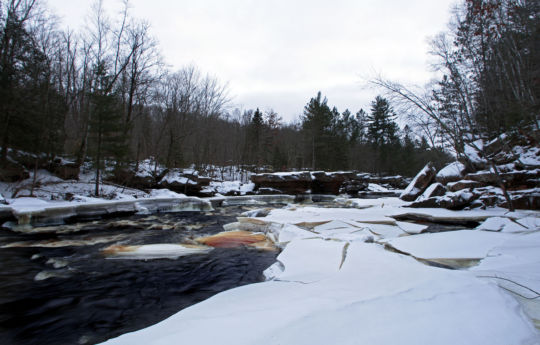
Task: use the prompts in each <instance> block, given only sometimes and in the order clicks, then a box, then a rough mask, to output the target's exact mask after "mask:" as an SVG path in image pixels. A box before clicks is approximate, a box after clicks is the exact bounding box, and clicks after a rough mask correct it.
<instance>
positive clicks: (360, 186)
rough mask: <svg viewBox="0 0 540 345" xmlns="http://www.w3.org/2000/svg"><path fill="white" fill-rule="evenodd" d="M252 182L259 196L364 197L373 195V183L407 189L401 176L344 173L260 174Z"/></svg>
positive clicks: (252, 177) (253, 176) (254, 176)
mask: <svg viewBox="0 0 540 345" xmlns="http://www.w3.org/2000/svg"><path fill="white" fill-rule="evenodd" d="M251 181H252V182H253V183H255V193H258V194H266V193H283V194H294V195H298V194H307V193H311V194H332V195H338V194H340V193H346V194H349V195H350V196H360V194H361V193H371V191H370V190H369V189H368V187H369V184H370V183H372V184H373V183H379V184H382V185H384V186H387V187H388V188H402V186H404V185H406V180H405V179H404V178H403V177H401V176H387V177H373V176H370V175H369V174H359V173H355V172H342V171H338V172H323V171H316V172H290V173H272V174H270V173H268V174H257V175H252V176H251ZM375 181H376V182H375ZM393 186H396V187H393ZM383 189H384V188H383ZM391 194H393V193H391Z"/></svg>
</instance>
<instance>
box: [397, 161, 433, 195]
mask: <svg viewBox="0 0 540 345" xmlns="http://www.w3.org/2000/svg"><path fill="white" fill-rule="evenodd" d="M436 174H437V170H436V169H435V167H434V166H433V163H431V162H429V163H428V164H426V166H425V167H424V168H423V169H422V170H421V171H420V172H419V173H418V174H417V175H416V176H415V177H414V179H413V180H412V181H411V183H410V184H409V185H408V186H407V188H406V189H405V190H404V191H403V193H401V195H400V198H401V200H404V201H414V200H416V198H417V197H418V196H419V195H421V194H422V193H423V192H424V191H425V190H426V188H427V187H428V186H429V185H430V184H431V182H432V181H433V179H434V178H435V175H436Z"/></svg>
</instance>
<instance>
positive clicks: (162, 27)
mask: <svg viewBox="0 0 540 345" xmlns="http://www.w3.org/2000/svg"><path fill="white" fill-rule="evenodd" d="M48 3H49V7H50V8H51V9H52V10H53V12H54V13H56V14H57V15H59V16H60V17H61V18H62V22H63V24H64V25H67V26H70V27H71V28H72V29H77V27H78V26H79V25H80V24H81V23H82V22H83V21H84V18H85V16H86V15H87V13H88V12H89V9H90V6H91V4H92V3H93V0H48ZM104 3H105V5H106V7H108V8H111V14H112V13H114V11H115V10H114V8H115V7H114V6H115V5H116V8H118V4H119V3H120V2H119V1H118V0H104ZM130 3H131V13H132V15H133V16H134V17H138V18H144V19H146V20H148V21H149V22H150V23H151V26H152V32H153V34H154V35H155V36H156V37H157V39H158V40H159V42H160V47H161V51H162V54H163V56H164V57H165V60H166V62H167V64H169V65H170V66H171V67H172V68H174V69H178V68H181V67H183V66H186V65H189V64H194V65H196V66H198V67H199V69H200V70H201V71H202V72H204V73H210V74H212V75H214V76H216V77H217V78H218V79H219V80H221V81H222V82H227V83H228V84H229V89H230V94H231V96H232V97H233V105H234V106H238V107H243V108H255V107H259V108H261V109H263V110H267V109H270V108H273V109H274V110H275V111H277V112H278V113H279V114H280V115H281V116H282V117H283V118H284V119H286V120H292V119H294V118H296V117H298V115H300V114H301V113H302V111H303V107H304V105H305V104H306V103H307V102H308V101H309V99H310V98H311V97H314V96H315V95H316V93H317V91H319V90H320V91H322V93H323V95H325V96H327V97H328V100H329V104H330V105H335V106H337V107H338V109H339V110H340V111H343V110H345V108H349V109H350V110H351V111H353V112H356V111H357V110H359V109H360V108H364V109H366V110H367V109H369V104H370V102H371V100H372V99H373V98H374V97H375V96H376V95H377V91H376V90H369V89H366V88H363V87H362V84H363V79H364V78H365V77H369V76H372V75H374V74H375V73H378V72H381V73H382V74H383V75H384V76H385V77H388V78H391V79H397V80H400V81H404V82H412V83H418V84H424V83H426V82H428V81H429V79H430V77H431V73H430V72H429V66H428V61H429V57H428V55H427V51H428V44H427V38H428V37H429V36H433V35H435V34H437V33H438V32H440V31H442V30H445V29H446V23H447V22H448V19H449V11H450V8H451V5H452V4H453V3H455V0H407V1H403V0H333V1H331V0H325V1H321V0H273V1H263V0H226V1H225V0H131V1H130Z"/></svg>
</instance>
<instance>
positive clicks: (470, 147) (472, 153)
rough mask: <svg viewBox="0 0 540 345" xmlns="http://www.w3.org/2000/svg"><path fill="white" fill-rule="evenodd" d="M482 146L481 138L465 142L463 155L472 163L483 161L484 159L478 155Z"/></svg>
mask: <svg viewBox="0 0 540 345" xmlns="http://www.w3.org/2000/svg"><path fill="white" fill-rule="evenodd" d="M483 148H484V142H483V140H482V139H478V140H476V141H474V142H472V143H471V144H465V147H464V151H465V156H467V158H468V159H469V160H470V161H471V162H473V163H484V162H485V160H484V159H483V158H481V157H480V151H482V149H483Z"/></svg>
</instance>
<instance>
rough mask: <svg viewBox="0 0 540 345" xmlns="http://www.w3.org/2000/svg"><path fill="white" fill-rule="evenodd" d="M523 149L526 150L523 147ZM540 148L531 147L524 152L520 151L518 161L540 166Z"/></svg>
mask: <svg viewBox="0 0 540 345" xmlns="http://www.w3.org/2000/svg"><path fill="white" fill-rule="evenodd" d="M522 151H524V150H523V149H522ZM539 152H540V148H539V147H531V148H528V149H527V150H526V151H524V152H519V159H518V161H519V162H520V163H521V164H523V165H525V166H532V167H540V153H539Z"/></svg>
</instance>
